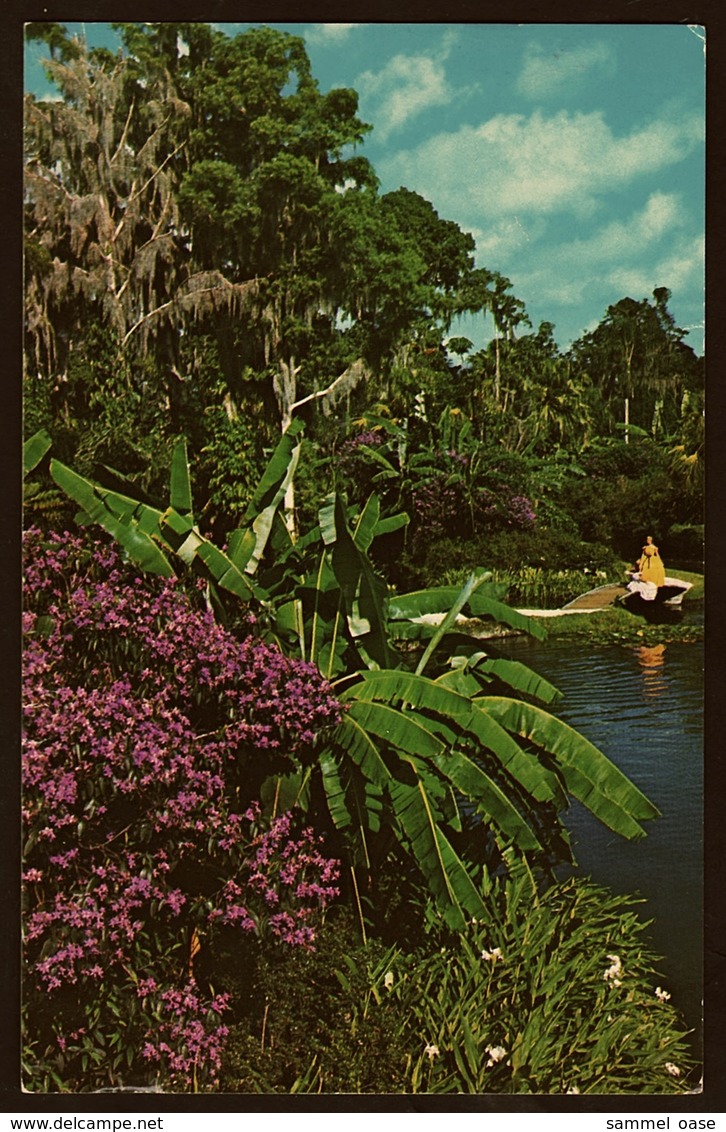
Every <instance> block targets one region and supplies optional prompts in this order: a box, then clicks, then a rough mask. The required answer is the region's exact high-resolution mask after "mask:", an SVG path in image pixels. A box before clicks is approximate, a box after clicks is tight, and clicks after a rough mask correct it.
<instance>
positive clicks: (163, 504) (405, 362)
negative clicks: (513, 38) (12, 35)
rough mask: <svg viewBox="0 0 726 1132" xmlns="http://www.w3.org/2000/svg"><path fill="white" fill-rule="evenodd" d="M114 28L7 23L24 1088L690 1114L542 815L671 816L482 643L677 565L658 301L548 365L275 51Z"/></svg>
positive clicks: (666, 349)
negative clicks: (634, 564) (20, 335)
mask: <svg viewBox="0 0 726 1132" xmlns="http://www.w3.org/2000/svg"><path fill="white" fill-rule="evenodd" d="M115 27H116V30H117V32H118V34H119V36H120V39H121V42H122V44H123V49H122V50H121V51H119V52H118V54H114V53H112V52H110V51H108V50H106V49H98V48H96V49H91V48H88V47H87V45H86V44H85V43H84V42H83V41H81V40H79V39H76V38H73V37H72V36H70V35H69V34H68V32H67V31H66V29H65V28H64V27H63V26H61V25H58V24H52V23H45V24H30V25H28V35H29V36H30V37H31V38H34V39H35V40H38V41H40V42H43V43H45V45H46V47H47V51H48V62H47V71H48V74H49V76H50V77H51V78H52V80H53V82H54V83H55V85H56V87H57V90H58V92H59V96H58V98H57V99H48V100H46V101H43V100H40V99H38V98H36V97H34V96H32V95H28V96H27V100H26V121H25V175H26V182H25V224H26V228H25V245H24V246H25V296H26V324H25V325H26V340H25V372H24V379H23V380H24V417H25V435H26V442H25V448H24V457H25V460H24V463H25V469H24V470H25V492H24V506H25V534H24V554H25V562H24V565H25V573H24V611H23V618H24V633H25V644H24V704H23V706H24V722H25V735H24V763H23V823H24V832H23V842H24V873H23V891H24V909H23V912H24V971H25V983H24V992H23V1011H24V1021H23V1034H24V1052H23V1082H24V1086H25V1088H26V1089H28V1090H29V1091H31V1092H71V1093H73V1092H93V1091H97V1090H99V1089H108V1088H140V1087H144V1088H150V1087H153V1088H157V1089H159V1090H161V1091H164V1092H184V1091H198V1092H229V1093H278V1092H281V1093H305V1092H325V1093H330V1092H344V1093H391V1092H399V1093H404V1092H420V1093H435V1092H449V1093H562V1094H568V1093H569V1094H578V1093H580V1094H587V1093H603V1092H615V1093H624V1092H638V1093H643V1092H652V1093H667V1092H674V1093H677V1092H683V1091H686V1090H688V1089H690V1088H693V1086H694V1084H695V1082H697V1080H698V1075H699V1067H698V1066H697V1065H696V1064H695V1063H694V1059H693V1055H692V1052H691V1050H690V1048H689V1044H688V1040H687V1033H686V1027H685V1025H684V1023H683V1020H682V1018H681V1016H680V1014H679V1012H678V1009H677V1003H674V1002H672V1001H671V994H670V992H669V991H668V990H667V989H665V988H664V987H663V986H661V982H662V977H661V976H660V975H659V973H658V957H657V956H655V955H654V954H653V953H652V951H651V947H650V944H649V941H648V932H647V925H646V924H645V923H644V922H643V920H642V919H641V918H640V917H639V915H638V907H637V901H636V900H635V898H632V899H631V898H628V897H623V896H614V895H613V894H612V893H611V892H610V891H609V890H608V889H606V888H603V887H601V886H598V885H595V884H593V883H592V882H591V881H590V880H589V879H588V878H587V877H584V876H582V875H581V874H579V873H578V871H577V868H576V862H575V861H574V860H573V854H572V849H571V845H570V838H569V836H568V831H567V824H566V813H567V809H568V806H569V805H570V803H571V802H572V801H573V800H577V801H578V802H579V803H580V804H582V805H583V806H585V807H586V808H587V809H588V810H589V811H591V813H592V814H593V815H594V816H595V817H596V818H597V819H598V820H599V821H600V822H601V823H603V824H604V825H605V826H606V827H607V828H608V829H610V830H611V831H613V832H614V834H616V835H618V836H620V837H622V838H624V839H631V840H637V839H639V838H642V837H643V836H645V834H646V829H647V823H648V822H649V821H652V820H654V819H657V817H658V810H657V808H656V807H655V805H654V804H653V803H652V802H651V801H650V800H649V799H648V798H647V797H646V796H645V795H644V794H643V792H642V791H641V790H640V789H639V788H638V787H637V786H636V785H635V784H634V783H633V782H632V781H630V780H629V779H628V777H627V776H626V775H625V774H624V773H622V771H621V770H619V769H618V767H617V766H616V765H615V763H614V762H613V761H612V760H610V759H609V758H607V757H606V756H605V755H604V754H603V753H601V752H600V751H599V750H598V749H596V748H595V747H594V746H593V745H592V744H591V743H590V742H589V741H588V740H587V739H586V738H585V737H584V736H582V735H580V734H578V733H577V732H576V731H574V730H573V729H572V728H571V727H569V726H568V725H567V724H565V723H564V722H562V721H561V720H560V719H559V718H558V714H557V704H558V700H559V698H560V697H559V693H558V691H557V689H556V688H555V687H554V686H552V684H550V683H548V682H547V681H546V680H544V679H542V678H540V677H539V676H538V675H537V674H536V673H535V672H533V671H532V670H531V669H530V668H529V667H528V666H526V665H525V664H523V663H521V662H517V661H512V660H507V659H505V658H503V657H502V656H500V655H499V654H498V652H497V650H496V647H495V645H496V640H497V634H499V633H502V632H509V633H521V634H531V635H534V636H535V637H543V636H544V635H545V630H544V628H543V627H542V625H541V623H540V622H539V621H538V620H537V619H536V618H533V617H530V616H527V615H525V614H522V613H521V612H517V609H518V608H519V607H522V606H526V607H535V606H536V607H537V608H547V607H559V606H560V605H562V604H564V603H565V602H566V601H568V600H569V599H570V598H572V597H575V596H576V595H577V594H579V593H581V592H583V591H584V590H585V589H588V588H590V587H591V586H592V585H593V584H595V582H596V581H598V580H616V579H619V578H620V577H621V574H622V569H623V564H624V562H627V561H628V560H629V559H630V558H631V557H632V554H633V532H634V531H636V532H642V531H645V530H646V529H647V530H649V531H651V532H652V533H653V534H654V536H655V537H656V541H658V540H667V542H668V545H669V548H670V556H671V558H672V559H673V560H674V564H676V560H677V563H678V564H680V565H681V566H682V567H683V568H684V569H686V570H692V571H699V570H701V569H702V566H701V545H702V513H701V500H702V476H703V397H704V390H703V381H704V372H703V359H702V358H700V357H698V356H697V355H696V354H695V352H694V351H693V350H692V349H691V347H690V346H688V345H687V343H686V342H685V337H686V334H685V331H684V330H682V329H681V328H679V327H678V326H677V325H676V323H675V320H674V318H673V316H672V315H671V313H670V311H669V300H670V293H669V291H668V289H667V287H666V286H663V287H659V288H657V289H656V290H655V291H654V292H653V293H652V295H650V296H648V297H646V298H641V299H638V300H635V299H632V298H630V297H624V298H621V299H619V300H617V299H615V297H614V302H613V304H612V305H611V306H610V307H608V309H607V311H606V312H605V313H604V314H603V317H602V320H601V322H600V323H599V325H598V326H597V328H596V329H595V330H593V331H592V332H590V333H588V334H586V335H584V336H583V337H582V338H581V339H580V340H579V341H577V342H575V343H574V344H573V345H572V346H571V347H570V348H568V349H567V350H566V351H563V350H561V349H560V348H559V347H558V345H557V343H556V341H555V338H554V329H555V328H554V326H553V325H552V324H551V323H542V324H541V325H540V326H539V327H536V328H535V327H533V326H532V325H531V323H530V320H529V318H528V315H527V311H526V308H525V305H524V303H523V302H522V301H521V300H520V299H518V298H517V297H515V296H514V295H513V293H512V287H511V283H510V281H509V280H508V279H506V278H505V277H504V276H502V275H501V274H500V273H499V272H497V271H496V270H493V269H492V270H489V269H485V268H482V267H476V266H475V260H474V251H475V246H474V240H473V238H472V237H471V236H470V235H469V234H467V233H465V232H463V231H462V230H461V229H460V228H459V227H458V225H457V224H455V223H454V222H452V221H449V220H445V219H442V218H441V217H439V215H438V214H437V212H436V211H435V209H434V208H433V206H432V205H431V204H430V203H429V202H428V201H426V200H425V199H424V198H423V197H421V196H420V195H418V194H417V193H416V192H415V190H414V189H409V188H403V187H402V188H400V189H398V190H397V191H395V192H389V193H381V192H380V188H379V182H378V178H377V177H376V173H375V170H374V169H373V167H372V166H371V164H370V163H369V162H368V160H367V159H366V158H364V157H362V156H361V155H360V154H359V153H358V147H359V146H360V144H361V143H362V141H363V139H364V138H365V136H366V134H367V133H368V131H369V130H370V127H369V126H368V125H367V124H366V123H364V122H363V121H361V120H360V119H359V118H358V111H357V103H358V100H357V95H356V93H355V91H353V90H349V89H334V90H331V91H330V92H328V93H327V94H324V93H321V91H320V89H319V87H318V84H317V82H316V80H315V78H314V76H313V75H312V73H311V69H310V63H309V60H308V57H307V54H306V51H305V45H304V42H303V40H302V39H299V38H297V37H295V36H291V35H288V34H285V33H282V32H280V31H278V30H275V29H271V28H267V27H258V28H254V29H251V30H249V31H246V32H244V33H243V34H239V35H236V36H235V37H230V36H228V35H226V34H225V33H223V32H222V31H219V30H215V29H213V28H212V27H211V26H209V25H205V24H118V25H115ZM180 45H182V47H183V50H182V47H180ZM463 315H466V316H469V317H473V318H476V319H480V320H481V321H482V325H483V326H484V327H485V329H486V336H487V338H488V344H487V345H486V346H485V347H484V348H483V349H480V350H475V349H474V344H473V343H472V341H471V340H470V339H468V338H465V337H463V336H461V335H459V334H457V333H456V330H457V329H459V328H460V327H459V322H458V321H457V320H460V319H461V316H463ZM646 488H647V490H646ZM638 537H640V536H639V534H638ZM636 549H637V544H636ZM462 614H463V615H464V616H465V617H466V618H468V619H469V620H470V621H473V622H475V623H476V625H477V626H478V632H477V634H476V635H472V634H471V633H467V632H463V631H462V628H461V616H460V615H462Z"/></svg>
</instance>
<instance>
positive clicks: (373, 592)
mask: <svg viewBox="0 0 726 1132" xmlns="http://www.w3.org/2000/svg"><path fill="white" fill-rule="evenodd" d="M318 515H319V522H320V530H321V533H322V536H323V542H324V543H325V545H326V546H327V547H329V548H330V559H329V560H330V564H331V567H332V570H333V573H334V575H335V578H336V580H337V582H338V585H339V586H340V590H341V594H342V596H343V601H344V604H345V614H346V619H347V624H348V631H349V633H350V635H351V637H352V638H353V641H354V642H355V644H356V646H357V648H358V651H359V654H360V655H361V657H362V659H363V663H364V664H369V665H370V666H373V665H376V664H377V665H380V666H382V667H384V668H385V667H389V666H390V665H392V664H393V662H394V659H395V656H394V654H393V651H392V649H391V647H390V645H389V642H388V634H387V632H386V604H387V596H388V587H387V586H386V583H385V581H384V579H383V578H381V577H380V576H379V575H378V574H376V573H375V571H374V570H373V567H372V566H371V564H370V562H369V560H368V558H367V556H366V555H365V554H364V553H362V552H361V550H360V549H359V547H358V546H357V545H356V543H355V541H354V539H353V536H352V535H351V533H350V530H349V529H348V524H347V522H346V515H345V508H344V506H343V502H342V500H341V498H340V496H338V495H337V494H333V495H330V496H328V498H327V499H326V501H325V503H324V505H323V506H322V507H321V508H320V510H319V513H318Z"/></svg>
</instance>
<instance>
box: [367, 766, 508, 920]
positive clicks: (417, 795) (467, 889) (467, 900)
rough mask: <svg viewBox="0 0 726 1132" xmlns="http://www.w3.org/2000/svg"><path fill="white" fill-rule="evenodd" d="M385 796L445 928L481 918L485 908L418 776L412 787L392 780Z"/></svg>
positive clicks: (483, 915)
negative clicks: (390, 804) (426, 883)
mask: <svg viewBox="0 0 726 1132" xmlns="http://www.w3.org/2000/svg"><path fill="white" fill-rule="evenodd" d="M389 795H390V798H391V802H392V803H393V809H394V813H395V815H396V818H397V820H398V822H399V823H400V827H401V830H402V832H403V835H404V837H405V839H406V841H407V843H408V845H409V846H410V849H411V853H412V855H413V857H414V859H415V860H416V862H417V863H418V866H419V868H420V869H421V872H422V873H423V875H424V876H425V878H426V880H427V882H428V885H429V889H430V891H431V893H432V895H433V897H434V898H435V900H436V903H437V904H438V906H439V908H440V909H441V911H442V913H443V914H444V916H445V918H446V920H447V923H448V924H449V926H450V927H452V928H455V929H459V930H460V929H461V928H463V927H464V926H465V924H466V922H467V920H469V919H470V918H471V917H472V916H476V917H478V918H484V917H485V915H486V906H485V904H484V902H483V900H482V898H481V896H480V894H479V892H478V891H477V888H476V886H475V884H474V882H473V881H472V879H471V877H470V875H469V873H468V871H467V869H466V867H465V865H464V864H463V862H462V861H461V860H460V858H459V857H458V856H457V854H456V852H455V851H454V849H453V847H452V845H451V843H450V842H449V840H448V838H447V837H446V835H445V834H444V832H443V830H442V829H441V828H440V826H439V819H438V814H437V813H436V811H435V810H434V808H433V805H432V801H431V797H430V795H429V793H428V791H427V789H426V786H425V783H424V782H423V781H422V779H421V777H417V779H416V781H415V782H414V783H413V784H409V783H407V782H400V781H398V780H397V779H392V780H391V783H390V785H389Z"/></svg>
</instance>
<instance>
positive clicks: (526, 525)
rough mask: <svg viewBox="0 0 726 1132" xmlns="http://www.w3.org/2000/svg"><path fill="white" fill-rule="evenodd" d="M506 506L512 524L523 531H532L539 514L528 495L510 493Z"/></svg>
mask: <svg viewBox="0 0 726 1132" xmlns="http://www.w3.org/2000/svg"><path fill="white" fill-rule="evenodd" d="M506 508H507V517H508V521H509V523H510V525H511V526H513V527H516V528H517V529H518V530H521V531H530V530H532V529H533V527H535V526H536V524H537V515H536V512H535V510H534V507H533V506H532V502H531V500H529V499H528V498H527V496H526V495H510V497H509V499H508V500H507V503H506Z"/></svg>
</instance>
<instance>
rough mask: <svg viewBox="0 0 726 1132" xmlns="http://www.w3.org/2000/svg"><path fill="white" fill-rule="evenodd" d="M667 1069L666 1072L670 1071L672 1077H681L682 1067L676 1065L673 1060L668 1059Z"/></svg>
mask: <svg viewBox="0 0 726 1132" xmlns="http://www.w3.org/2000/svg"><path fill="white" fill-rule="evenodd" d="M665 1071H666V1073H670V1075H671V1077H680V1075H681V1071H680V1069H679V1068H678V1066H677V1065H674V1064H673V1062H672V1061H666V1063H665Z"/></svg>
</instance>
